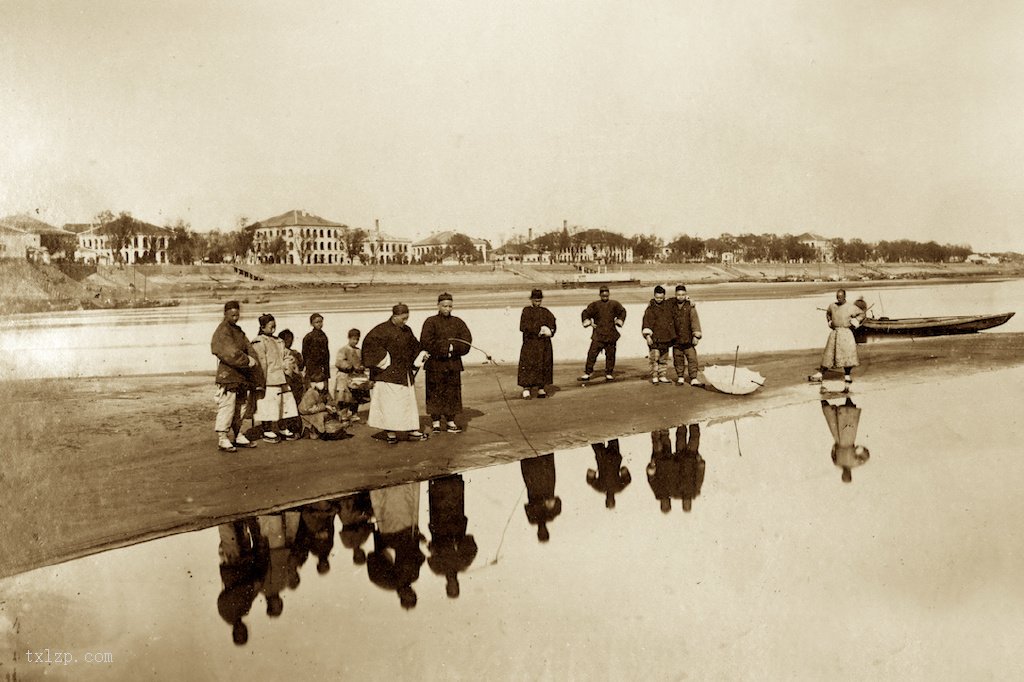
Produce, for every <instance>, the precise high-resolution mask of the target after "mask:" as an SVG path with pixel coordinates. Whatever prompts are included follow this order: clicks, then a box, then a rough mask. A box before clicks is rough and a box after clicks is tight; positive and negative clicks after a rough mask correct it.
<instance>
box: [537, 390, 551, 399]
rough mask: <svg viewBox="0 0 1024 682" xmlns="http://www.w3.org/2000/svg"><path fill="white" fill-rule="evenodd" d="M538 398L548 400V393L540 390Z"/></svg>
mask: <svg viewBox="0 0 1024 682" xmlns="http://www.w3.org/2000/svg"><path fill="white" fill-rule="evenodd" d="M537 397H538V398H547V397H548V392H547V391H545V390H544V389H543V388H542V389H540V390H538V391H537Z"/></svg>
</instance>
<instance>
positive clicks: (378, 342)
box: [363, 303, 427, 445]
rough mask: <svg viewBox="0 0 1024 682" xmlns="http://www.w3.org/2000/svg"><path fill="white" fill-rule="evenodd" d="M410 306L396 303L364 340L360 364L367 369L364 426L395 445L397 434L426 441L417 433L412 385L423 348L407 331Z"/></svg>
mask: <svg viewBox="0 0 1024 682" xmlns="http://www.w3.org/2000/svg"><path fill="white" fill-rule="evenodd" d="M408 320H409V306H407V305H405V304H404V303H399V304H397V305H396V306H394V307H393V308H392V309H391V318H390V319H389V320H388V321H387V322H381V323H380V324H378V325H377V326H376V327H374V328H373V329H371V330H370V333H369V334H367V335H366V338H365V339H363V364H364V365H365V366H366V367H368V368H369V370H370V382H371V384H372V388H371V389H370V416H369V418H368V419H367V421H366V423H367V424H369V425H370V426H372V427H374V428H378V429H384V430H385V431H387V440H388V443H389V444H391V445H394V444H395V443H397V442H398V435H397V433H396V432H398V431H408V432H409V438H410V439H411V440H426V439H427V435H426V434H425V433H423V432H422V431H420V430H419V426H420V417H419V406H418V405H417V404H416V390H415V388H414V386H413V383H414V381H415V379H416V370H417V369H418V367H419V362H420V361H421V360H422V357H423V356H422V355H421V352H422V350H423V349H422V347H421V346H420V342H419V341H418V340H417V339H416V335H415V334H413V333H412V330H411V329H409V325H407V324H406V322H407V321H408Z"/></svg>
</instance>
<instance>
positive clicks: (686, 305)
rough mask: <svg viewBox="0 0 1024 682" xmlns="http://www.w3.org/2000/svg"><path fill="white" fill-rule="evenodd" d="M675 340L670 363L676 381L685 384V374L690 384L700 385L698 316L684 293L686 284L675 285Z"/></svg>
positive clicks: (695, 308)
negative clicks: (698, 375)
mask: <svg viewBox="0 0 1024 682" xmlns="http://www.w3.org/2000/svg"><path fill="white" fill-rule="evenodd" d="M675 313H676V340H675V343H674V344H672V364H673V365H674V366H675V370H676V383H677V384H685V383H686V379H687V376H688V377H689V379H690V384H691V385H692V386H700V385H701V383H700V379H698V378H697V370H698V369H700V368H699V367H698V366H697V343H698V342H699V341H700V338H701V330H700V317H699V316H698V315H697V306H695V305H694V304H693V301H691V300H690V295H689V294H687V293H686V285H685V284H679V285H677V286H676V300H675Z"/></svg>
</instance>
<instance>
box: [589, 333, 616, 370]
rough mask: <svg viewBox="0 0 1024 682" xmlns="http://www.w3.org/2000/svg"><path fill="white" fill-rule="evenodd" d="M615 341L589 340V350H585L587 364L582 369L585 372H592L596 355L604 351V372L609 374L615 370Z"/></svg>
mask: <svg viewBox="0 0 1024 682" xmlns="http://www.w3.org/2000/svg"><path fill="white" fill-rule="evenodd" d="M616 343H617V342H616V341H598V340H597V339H591V340H590V350H589V351H587V365H586V368H585V369H584V370H583V371H584V373H585V374H593V373H594V363H596V362H597V356H598V355H599V354H600V353H601V351H604V373H605V374H611V373H612V372H614V371H615V344H616Z"/></svg>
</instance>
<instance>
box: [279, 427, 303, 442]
mask: <svg viewBox="0 0 1024 682" xmlns="http://www.w3.org/2000/svg"><path fill="white" fill-rule="evenodd" d="M278 435H279V436H280V437H281V438H284V439H285V440H296V439H297V438H298V436H296V435H295V434H294V433H292V432H291V431H289V430H288V429H282V430H281V431H280V432H279V433H278Z"/></svg>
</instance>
